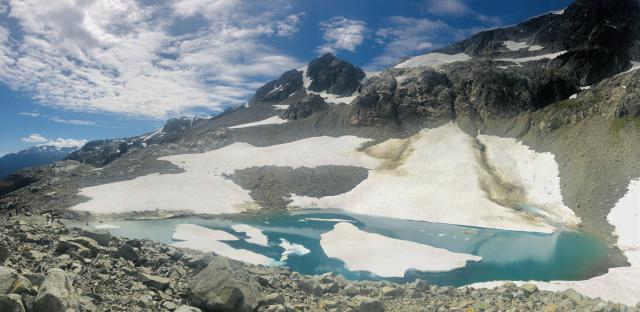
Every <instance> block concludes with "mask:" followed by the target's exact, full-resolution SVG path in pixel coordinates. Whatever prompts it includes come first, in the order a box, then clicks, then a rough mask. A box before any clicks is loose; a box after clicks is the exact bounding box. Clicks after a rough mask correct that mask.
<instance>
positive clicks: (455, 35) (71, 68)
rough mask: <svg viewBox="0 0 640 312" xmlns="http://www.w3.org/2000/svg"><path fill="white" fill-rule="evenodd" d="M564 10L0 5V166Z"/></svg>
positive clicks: (497, 0)
mask: <svg viewBox="0 0 640 312" xmlns="http://www.w3.org/2000/svg"><path fill="white" fill-rule="evenodd" d="M570 2H571V1H565V0H519V1H513V0H491V1H484V0H415V1H409V0H405V1H401V0H400V1H382V0H322V1H320V0H300V1H292V0H270V1H262V0H260V1H256V0H158V1H152V0H56V1H41V0H0V155H3V154H6V153H10V152H14V151H17V150H20V149H23V148H25V147H28V146H33V145H39V144H54V145H60V146H67V145H78V144H82V142H84V141H85V140H94V139H102V138H113V137H124V136H132V135H138V134H142V133H144V132H148V131H151V130H153V129H155V128H157V127H159V126H161V125H162V124H163V123H164V120H165V119H166V118H169V117H174V116H182V115H191V116H193V115H203V116H204V115H210V114H215V113H217V112H219V111H221V110H223V109H225V108H226V107H229V106H237V105H241V104H242V103H244V101H246V100H247V99H248V98H249V97H250V96H251V95H252V93H253V92H254V91H255V89H256V88H257V87H259V86H260V85H262V84H263V83H264V82H267V81H269V80H271V79H274V78H276V77H277V76H279V74H280V73H282V72H284V71H286V70H288V69H291V68H299V67H300V66H303V65H304V63H306V62H307V61H308V60H309V59H311V58H313V57H315V56H317V55H319V54H321V53H324V52H332V53H335V54H337V55H338V56H339V57H341V58H344V59H346V60H348V61H351V62H353V63H355V64H357V65H359V66H361V67H363V68H365V69H366V70H379V69H382V68H384V67H387V66H390V65H393V64H394V63H396V62H397V61H398V60H399V58H401V57H406V56H413V55H418V54H423V53H426V52H428V51H430V50H432V49H435V48H438V47H441V46H444V45H446V44H449V43H452V42H455V41H458V40H460V39H463V38H464V37H466V36H468V35H470V34H473V33H475V32H478V31H480V30H483V29H487V28H493V27H499V26H504V25H511V24H516V23H518V22H520V21H522V20H524V19H526V18H529V17H531V16H535V15H538V14H542V13H546V12H549V11H554V10H558V9H562V8H564V7H566V6H568V5H569V4H570Z"/></svg>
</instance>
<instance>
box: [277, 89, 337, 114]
mask: <svg viewBox="0 0 640 312" xmlns="http://www.w3.org/2000/svg"><path fill="white" fill-rule="evenodd" d="M327 108H328V105H327V103H325V102H324V100H323V99H322V97H320V96H319V95H316V94H308V95H306V96H305V97H304V98H303V99H302V100H300V101H296V102H293V103H291V104H289V107H288V108H287V109H286V110H285V111H284V112H283V113H282V115H281V117H282V118H283V119H290V120H296V119H301V118H307V117H309V116H311V114H313V113H316V112H320V111H324V110H326V109H327Z"/></svg>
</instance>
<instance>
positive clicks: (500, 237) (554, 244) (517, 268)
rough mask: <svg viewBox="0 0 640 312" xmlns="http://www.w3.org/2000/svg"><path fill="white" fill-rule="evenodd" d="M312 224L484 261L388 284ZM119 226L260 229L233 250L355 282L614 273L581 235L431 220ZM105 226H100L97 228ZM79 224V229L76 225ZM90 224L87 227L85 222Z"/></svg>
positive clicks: (292, 218)
mask: <svg viewBox="0 0 640 312" xmlns="http://www.w3.org/2000/svg"><path fill="white" fill-rule="evenodd" d="M305 218H324V219H345V220H351V221H352V222H354V223H353V224H355V225H356V226H358V227H359V228H360V229H361V230H364V231H366V232H371V233H378V234H381V235H384V236H388V237H392V238H396V239H401V240H407V241H413V242H416V243H422V244H427V245H430V246H434V247H439V248H444V249H447V250H450V251H453V252H460V253H467V254H474V255H478V256H481V257H482V260H481V261H479V262H468V263H467V266H466V267H464V268H460V269H457V270H454V271H449V272H439V273H429V272H417V271H407V272H406V274H405V276H404V277H403V278H380V277H377V276H374V275H372V274H369V273H367V272H354V271H349V270H347V269H346V268H345V266H344V263H343V262H341V261H340V260H337V259H332V258H328V257H327V256H326V255H325V253H324V251H323V250H322V248H321V247H320V235H321V234H322V233H325V232H328V231H330V230H332V229H333V226H334V225H335V224H336V222H318V221H310V220H305ZM104 222H105V223H109V224H112V225H116V226H119V228H116V229H109V231H110V232H111V233H112V234H113V235H117V236H122V237H128V238H137V239H143V238H147V239H152V240H156V241H160V242H164V243H173V242H174V241H173V239H172V238H171V235H172V234H173V230H174V229H175V227H176V226H177V225H178V224H182V223H189V224H196V225H200V226H203V227H206V228H210V229H216V230H224V231H227V232H229V233H231V234H233V235H236V236H238V237H240V238H244V237H246V236H244V235H243V234H239V233H236V232H234V231H233V230H232V229H231V226H232V225H234V224H248V225H251V226H253V227H256V228H259V229H261V230H262V231H263V233H264V234H265V235H266V236H267V237H268V238H269V246H268V247H263V246H258V245H254V244H251V243H248V242H245V241H244V240H239V241H230V242H225V243H227V244H229V245H230V246H232V247H235V248H240V249H248V250H251V251H254V252H257V253H260V254H263V255H265V256H268V257H271V258H273V259H279V258H280V255H281V254H282V251H283V248H281V247H280V246H279V244H280V239H281V238H283V239H286V240H287V241H289V242H291V243H296V244H301V245H303V246H305V247H306V248H307V249H310V250H311V252H310V253H309V254H306V255H302V256H299V255H290V256H289V259H288V260H287V261H286V262H285V263H284V265H285V266H286V267H289V268H291V269H292V270H294V271H297V272H300V273H303V274H322V273H326V272H335V273H337V274H342V275H344V276H345V277H346V278H347V279H353V280H363V279H369V280H377V279H385V280H390V281H395V282H408V281H412V280H414V279H416V278H421V279H425V280H428V281H429V282H431V283H434V284H438V285H450V286H462V285H466V284H470V283H476V282H483V281H491V280H539V281H549V280H582V279H587V278H590V277H593V276H597V275H600V274H603V273H605V272H606V271H607V268H608V258H607V246H606V244H605V242H603V241H601V240H599V239H596V238H594V237H592V236H590V235H586V234H584V233H581V232H576V231H558V232H556V233H554V234H551V235H549V234H538V233H527V232H514V231H502V230H492V229H484V228H474V227H465V226H456V225H447V224H437V223H429V222H418V221H405V220H397V219H389V218H380V217H372V216H363V215H354V214H350V213H346V212H344V211H340V210H303V211H296V212H290V213H272V214H259V215H243V216H227V217H212V218H203V217H181V218H173V219H161V220H125V221H106V220H105V221H104ZM97 224H99V223H96V222H92V223H90V224H89V227H93V226H95V225H97ZM72 225H75V226H78V225H79V224H72ZM82 225H83V226H84V224H82Z"/></svg>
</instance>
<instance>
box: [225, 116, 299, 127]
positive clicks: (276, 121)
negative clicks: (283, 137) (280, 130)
mask: <svg viewBox="0 0 640 312" xmlns="http://www.w3.org/2000/svg"><path fill="white" fill-rule="evenodd" d="M285 122H287V120H286V119H282V118H280V116H273V117H269V118H267V119H264V120H260V121H256V122H250V123H246V124H241V125H237V126H233V127H229V129H241V128H249V127H256V126H264V125H278V124H283V123H285Z"/></svg>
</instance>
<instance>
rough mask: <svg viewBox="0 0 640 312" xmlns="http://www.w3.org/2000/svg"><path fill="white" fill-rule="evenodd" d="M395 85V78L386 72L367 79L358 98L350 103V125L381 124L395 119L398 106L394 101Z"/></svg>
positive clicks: (396, 84)
mask: <svg viewBox="0 0 640 312" xmlns="http://www.w3.org/2000/svg"><path fill="white" fill-rule="evenodd" d="M397 86H398V83H397V82H396V79H395V78H393V76H391V75H388V74H382V75H381V76H378V77H372V78H371V79H369V80H367V82H366V83H365V84H364V86H362V88H361V89H360V95H359V96H358V98H357V99H356V100H355V101H354V102H353V103H351V106H352V107H353V112H352V116H351V125H353V126H383V125H385V124H386V123H387V122H388V121H392V122H393V121H395V120H397V116H398V108H397V106H396V105H395V103H394V94H395V91H396V88H397Z"/></svg>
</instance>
